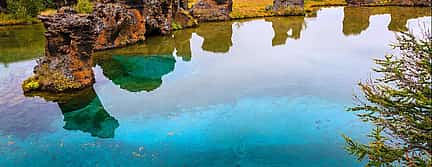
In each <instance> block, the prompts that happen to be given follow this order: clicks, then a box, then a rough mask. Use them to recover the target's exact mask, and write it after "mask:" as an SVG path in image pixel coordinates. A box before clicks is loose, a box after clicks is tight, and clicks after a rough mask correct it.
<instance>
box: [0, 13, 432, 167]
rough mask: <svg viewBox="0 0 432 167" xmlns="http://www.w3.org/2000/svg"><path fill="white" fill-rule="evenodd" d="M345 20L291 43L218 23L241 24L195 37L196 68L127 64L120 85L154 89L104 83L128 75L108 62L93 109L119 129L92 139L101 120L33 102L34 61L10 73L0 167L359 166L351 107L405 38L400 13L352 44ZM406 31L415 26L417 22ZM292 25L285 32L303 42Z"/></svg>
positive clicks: (5, 82) (308, 30) (257, 27)
mask: <svg viewBox="0 0 432 167" xmlns="http://www.w3.org/2000/svg"><path fill="white" fill-rule="evenodd" d="M343 13H344V11H343V9H342V8H331V9H325V10H322V11H320V12H319V13H318V17H317V18H305V22H304V23H301V21H300V23H301V25H302V26H303V30H302V31H301V33H300V34H301V36H300V38H299V39H297V40H296V39H295V38H291V37H288V36H287V38H286V42H285V44H283V38H285V37H282V38H279V37H277V38H276V37H275V35H277V33H276V34H275V32H274V31H273V28H274V26H276V24H275V23H274V24H272V22H271V21H269V19H258V20H253V21H248V22H242V23H236V24H234V25H232V26H231V25H228V24H226V25H225V24H222V25H220V26H222V27H219V28H217V29H216V30H221V29H230V27H226V26H231V28H232V38H231V39H230V38H228V40H226V37H227V35H223V36H221V35H219V36H218V35H215V34H216V33H215V34H206V33H209V32H211V31H209V32H206V33H203V32H202V31H201V30H200V31H201V35H200V32H199V31H198V30H197V32H195V33H193V34H192V35H191V37H192V38H191V43H190V46H191V54H192V58H191V59H190V61H187V62H186V61H182V58H178V57H176V58H175V59H176V61H174V60H169V61H163V62H165V63H162V65H166V67H167V68H153V67H150V68H144V67H142V66H139V65H140V62H144V64H145V63H146V62H149V61H148V60H149V59H148V58H149V57H146V56H143V57H141V58H140V57H137V58H136V59H137V60H136V61H135V58H126V57H127V56H125V57H124V60H121V61H119V62H124V61H126V62H127V63H126V64H128V63H130V64H131V65H132V67H130V66H128V68H126V70H125V71H126V73H124V72H125V71H123V73H120V74H121V75H118V76H120V78H122V77H125V76H129V75H126V74H130V75H132V74H133V73H134V72H139V71H140V70H144V71H145V72H143V73H142V74H143V75H140V74H137V75H132V76H140V77H141V78H151V79H159V77H161V79H162V84H161V85H160V86H159V87H158V88H157V89H154V90H153V91H150V92H147V91H129V90H128V89H122V83H118V82H116V81H115V79H113V78H111V77H109V76H107V75H104V74H106V73H107V72H109V71H110V70H114V71H113V73H114V74H119V73H116V72H118V71H115V69H110V68H111V66H108V65H104V64H103V62H105V63H106V62H109V61H108V60H111V59H110V57H109V56H108V59H104V60H105V61H102V64H100V63H97V65H96V67H95V73H96V80H97V83H96V84H95V85H94V90H95V92H96V94H97V97H96V98H95V99H94V100H93V101H91V102H90V103H89V104H93V103H94V104H95V105H94V106H95V107H96V109H98V110H95V111H103V112H95V113H96V114H97V113H100V114H102V115H103V116H104V117H101V118H104V119H105V118H106V119H108V121H107V122H111V124H110V126H111V127H112V128H111V129H109V132H110V133H109V134H108V136H110V135H111V132H112V130H113V129H114V130H115V132H114V138H112V139H99V138H96V137H92V136H91V135H94V133H97V132H98V131H97V129H96V131H94V129H92V125H91V124H90V125H88V126H78V127H75V128H72V129H74V130H69V131H68V130H65V129H63V126H65V125H67V123H68V122H64V119H62V118H63V116H62V112H61V109H60V108H59V105H58V104H56V103H52V102H49V103H47V102H44V101H43V100H42V99H41V98H25V97H23V96H22V91H21V89H20V88H19V87H20V83H21V82H22V80H24V79H25V78H26V77H28V76H29V75H31V71H32V66H34V61H24V62H19V63H10V64H8V66H0V71H1V73H0V85H1V86H0V100H1V101H0V103H1V104H0V114H2V117H0V134H1V135H0V166H12V165H15V166H16V165H18V166H29V165H30V166H48V165H50V166H77V165H83V166H95V164H98V165H99V166H137V165H138V164H141V165H140V166H236V165H238V166H355V165H358V164H357V163H356V162H355V160H354V159H353V158H352V157H349V156H348V155H346V153H345V152H344V150H343V148H342V147H343V140H342V138H341V136H340V135H341V134H342V133H344V134H348V135H350V136H352V137H354V138H357V139H362V140H364V136H362V135H361V134H365V133H366V132H368V128H367V126H366V125H365V124H363V123H360V122H358V120H357V118H356V117H355V116H354V115H352V114H351V113H348V112H345V111H344V110H345V109H346V107H347V106H350V105H352V99H351V97H352V94H353V93H355V92H356V91H357V89H356V83H357V82H358V81H359V80H363V79H365V78H367V77H368V76H369V74H370V72H371V70H370V69H371V67H373V62H372V60H371V59H372V58H379V57H382V56H383V55H384V54H385V53H390V52H391V50H390V48H389V47H388V44H389V43H390V42H391V41H394V40H395V38H394V33H393V32H391V31H389V30H388V25H389V23H390V15H375V16H372V17H370V19H369V20H370V23H369V28H368V29H366V30H363V31H362V32H361V33H360V34H358V35H350V36H345V35H344V33H343V19H344V15H343ZM420 20H423V21H425V22H430V17H428V18H422V19H420ZM282 21H283V19H282ZM278 24H280V23H278ZM209 25H211V24H209ZM280 25H283V24H280ZM408 25H409V27H417V21H416V20H411V21H409V22H408ZM223 26H225V27H223ZM210 27H211V26H210ZM294 27H298V25H294V26H293V28H292V30H289V28H290V27H288V29H287V27H282V28H281V29H286V30H287V33H288V32H289V31H291V33H294V34H297V33H298V32H297V31H296V30H295V29H294ZM415 31H417V30H415ZM203 34H204V35H203ZM186 36H187V35H186ZM218 37H220V38H219V39H217V38H218ZM228 37H229V35H228ZM206 39H207V40H209V39H217V40H215V42H224V41H225V42H227V43H225V45H221V48H215V47H217V46H218V45H214V43H211V41H212V40H209V41H207V44H206V45H205V46H206V47H205V48H204V49H203V47H204V41H205V40H206ZM281 39H282V44H281ZM275 42H276V43H275ZM167 44H171V43H170V42H169V41H167ZM176 44H178V43H176ZM274 44H277V45H275V47H273V46H272V45H274ZM187 46H188V45H187ZM150 48H151V47H150ZM227 48H229V49H228V50H227ZM155 49H156V48H155ZM157 49H161V50H162V49H166V50H167V51H168V52H174V55H176V52H175V51H174V50H173V49H170V48H168V49H167V48H163V46H159V48H157ZM183 49H184V48H183ZM171 50H172V51H171ZM146 51H147V50H146ZM148 51H149V52H151V49H150V50H148ZM112 52H115V51H112ZM138 52H139V50H138ZM163 52H164V55H165V54H167V53H165V52H166V51H165V50H164V51H163ZM178 52H179V50H177V53H178ZM108 53H109V52H108ZM182 53H183V52H182ZM185 53H187V51H185ZM168 54H169V53H168ZM134 55H135V56H139V55H137V54H136V53H134ZM168 57H169V56H168ZM117 59H118V58H117ZM120 59H123V58H120ZM150 60H151V61H154V60H152V58H151V57H150ZM156 60H157V61H162V60H159V59H156ZM96 62H97V61H96ZM134 62H135V65H136V66H134ZM170 62H175V68H174V69H173V70H172V69H171V68H172V64H171V63H170ZM114 67H115V68H116V66H114ZM137 69H139V70H137ZM147 70H149V71H150V72H149V71H147ZM171 71H172V72H171ZM131 72H132V73H131ZM118 76H117V75H116V77H118ZM149 76H152V77H149ZM154 76H156V77H154ZM140 77H138V78H140ZM126 78H127V77H126ZM134 79H135V78H134ZM92 99H93V98H92ZM100 104H102V106H101V105H100ZM60 106H61V105H60ZM89 106H90V109H89V110H90V111H93V108H92V107H91V106H92V105H89ZM94 106H93V107H94ZM100 107H102V108H100ZM63 110H64V109H63ZM104 111H106V112H104ZM88 114H89V115H94V113H92V112H90V113H88ZM106 114H108V115H106ZM64 117H66V118H69V117H68V115H65V116H64ZM89 117H92V116H89ZM92 118H93V117H92ZM109 119H111V120H112V119H114V120H117V121H118V124H119V125H120V126H119V127H118V128H116V126H115V123H112V121H109ZM65 120H67V119H65ZM97 120H99V119H97ZM76 121H79V120H73V122H72V123H76ZM90 121H91V120H90ZM99 122H103V121H97V125H99ZM92 130H93V131H92ZM86 132H88V133H86ZM94 136H95V135H94ZM96 136H97V135H96Z"/></svg>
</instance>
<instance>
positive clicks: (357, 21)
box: [343, 6, 431, 35]
mask: <svg viewBox="0 0 432 167" xmlns="http://www.w3.org/2000/svg"><path fill="white" fill-rule="evenodd" d="M382 14H389V15H390V16H391V21H390V24H389V25H388V30H390V31H395V32H400V31H408V28H407V27H406V24H407V21H408V20H409V19H414V18H419V17H424V16H430V15H431V9H430V8H408V7H396V6H392V7H345V8H344V20H343V33H344V35H358V34H360V33H361V32H363V31H365V30H366V29H367V28H368V27H369V18H370V17H371V16H373V15H382Z"/></svg>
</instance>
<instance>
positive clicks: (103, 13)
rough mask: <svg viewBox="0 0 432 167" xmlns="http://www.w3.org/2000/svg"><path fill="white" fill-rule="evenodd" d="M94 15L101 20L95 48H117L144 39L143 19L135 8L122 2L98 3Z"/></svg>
mask: <svg viewBox="0 0 432 167" xmlns="http://www.w3.org/2000/svg"><path fill="white" fill-rule="evenodd" d="M93 14H94V16H95V17H97V18H99V19H100V20H101V21H102V22H101V23H102V26H101V27H102V29H101V31H100V33H99V36H98V38H97V41H96V47H95V49H96V50H104V49H109V48H118V47H122V46H125V45H127V44H134V43H137V42H139V41H142V40H144V39H145V36H144V35H145V33H146V28H145V19H144V17H143V16H142V13H141V12H140V11H139V10H137V9H127V6H125V5H122V4H113V3H109V4H98V5H97V6H96V8H95V11H94V13H93Z"/></svg>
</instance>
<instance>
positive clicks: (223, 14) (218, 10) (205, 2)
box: [191, 0, 233, 22]
mask: <svg viewBox="0 0 432 167" xmlns="http://www.w3.org/2000/svg"><path fill="white" fill-rule="evenodd" d="M232 5H233V1H232V0H199V1H198V2H197V3H196V4H194V5H193V7H192V9H191V13H192V15H193V16H194V17H195V18H197V19H198V21H200V22H205V21H224V20H230V19H231V17H230V16H229V14H230V13H231V12H232Z"/></svg>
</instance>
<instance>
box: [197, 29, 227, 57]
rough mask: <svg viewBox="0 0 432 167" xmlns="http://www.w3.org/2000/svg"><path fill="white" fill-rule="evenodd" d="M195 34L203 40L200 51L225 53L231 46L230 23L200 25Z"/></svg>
mask: <svg viewBox="0 0 432 167" xmlns="http://www.w3.org/2000/svg"><path fill="white" fill-rule="evenodd" d="M195 32H196V33H197V34H198V35H199V36H201V37H203V38H204V43H203V45H202V49H203V50H205V51H209V52H215V53H226V52H228V51H229V50H230V48H231V46H232V45H233V42H232V39H231V37H232V22H215V23H208V24H202V25H200V26H199V27H198V28H197V29H196V31H195Z"/></svg>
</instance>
